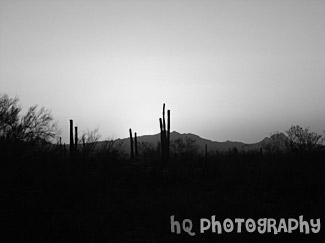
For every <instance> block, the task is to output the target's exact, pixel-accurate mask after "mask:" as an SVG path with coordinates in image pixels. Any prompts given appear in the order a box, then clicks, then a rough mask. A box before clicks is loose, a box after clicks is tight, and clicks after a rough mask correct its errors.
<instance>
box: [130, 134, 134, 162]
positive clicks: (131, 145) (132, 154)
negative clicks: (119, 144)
mask: <svg viewBox="0 0 325 243" xmlns="http://www.w3.org/2000/svg"><path fill="white" fill-rule="evenodd" d="M129 132H130V147H131V159H133V158H134V151H133V138H132V130H131V128H130V130H129Z"/></svg>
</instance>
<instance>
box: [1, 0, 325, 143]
mask: <svg viewBox="0 0 325 243" xmlns="http://www.w3.org/2000/svg"><path fill="white" fill-rule="evenodd" d="M324 43H325V1H321V0H319V1H317V0H314V1H304V0H287V1H257V0H248V1H194V0H192V1H182V0H177V1H144V0H143V1H139V0H135V1H126V0H122V1H113V0H112V1H100V0H97V1H96V0H95V1H90V0H89V1H85V0H84V1H72V0H65V1H63V0H59V1H39V0H30V1H22V0H21V1H20V0H1V1H0V92H1V93H7V94H8V95H9V96H10V97H15V96H17V97H19V99H20V102H21V104H22V106H23V107H24V108H27V107H29V106H32V105H35V104H38V105H39V106H40V107H41V106H44V107H46V108H49V109H51V110H52V114H53V116H54V118H55V119H56V120H58V121H59V127H60V128H61V130H62V138H63V141H64V142H67V141H68V136H69V132H68V130H69V119H73V120H74V125H76V126H78V127H79V131H80V133H82V132H83V131H86V130H93V129H95V128H99V133H100V134H101V135H102V139H106V138H125V137H128V132H129V131H128V129H129V128H132V130H133V132H137V134H138V135H139V136H141V135H147V134H156V133H158V132H159V120H158V119H159V117H161V116H162V105H163V103H165V104H166V109H170V110H171V130H172V131H177V132H180V133H194V134H197V135H199V136H201V137H203V138H207V139H211V140H214V141H226V140H232V141H242V142H246V143H254V142H258V141H260V140H262V139H263V138H264V137H265V136H269V134H270V133H271V132H274V131H285V130H287V129H288V128H289V127H290V125H296V124H298V125H301V126H303V127H310V129H311V130H312V131H315V132H317V133H320V134H322V133H323V130H325V95H324V91H325V45H324Z"/></svg>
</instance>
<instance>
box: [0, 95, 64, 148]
mask: <svg viewBox="0 0 325 243" xmlns="http://www.w3.org/2000/svg"><path fill="white" fill-rule="evenodd" d="M18 101H19V100H18V98H10V97H9V96H8V95H7V94H4V95H1V96H0V137H1V139H2V140H5V141H24V142H32V141H46V142H50V141H52V140H53V139H55V137H56V136H57V135H58V134H59V130H58V127H57V122H56V121H55V120H54V118H53V116H52V114H51V111H50V110H48V109H45V108H44V107H42V108H41V109H39V110H37V105H35V106H32V107H30V108H29V109H28V111H27V113H26V114H25V115H22V116H20V113H21V106H20V105H18Z"/></svg>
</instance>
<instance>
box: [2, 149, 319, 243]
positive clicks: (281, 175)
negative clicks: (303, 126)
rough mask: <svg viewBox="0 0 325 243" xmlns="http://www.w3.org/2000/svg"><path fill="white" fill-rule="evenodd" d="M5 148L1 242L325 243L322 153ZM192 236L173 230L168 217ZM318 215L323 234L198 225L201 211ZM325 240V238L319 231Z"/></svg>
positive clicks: (239, 214) (231, 214)
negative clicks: (163, 156) (140, 153)
mask: <svg viewBox="0 0 325 243" xmlns="http://www.w3.org/2000/svg"><path fill="white" fill-rule="evenodd" d="M2 153H4V154H6V156H4V159H3V160H2V161H1V172H0V175H1V179H0V180H1V183H0V188H1V202H0V205H1V207H0V210H1V214H0V215H1V221H0V222H1V224H2V226H1V235H0V239H2V240H1V242H252V241H255V242H275V241H276V242H279V241H286V242H287V241H288V240H291V241H292V242H305V241H308V242H324V241H322V240H321V238H322V236H324V229H323V223H324V222H325V221H324V219H325V217H324V216H325V190H324V189H325V154H324V152H317V153H316V152H315V153H298V152H297V153H287V154H260V153H250V154H247V153H246V154H241V153H227V154H219V155H210V156H209V159H208V161H207V163H206V162H205V160H204V158H202V157H198V156H182V157H177V158H171V161H170V165H169V167H168V169H167V170H161V169H159V166H158V164H159V157H158V156H154V155H152V156H151V157H150V156H146V157H139V158H137V159H135V160H133V161H131V160H129V159H123V158H121V157H120V156H118V155H116V154H114V155H111V154H105V153H100V154H97V155H94V156H88V157H85V156H84V155H82V154H77V155H75V156H74V159H69V156H68V155H66V156H64V155H63V153H62V152H60V151H52V150H51V151H47V152H44V151H42V152H40V151H38V152H31V153H23V154H19V153H18V154H15V155H13V154H10V156H9V155H8V152H5V151H3V152H2ZM171 215H175V219H176V220H179V221H181V220H183V219H186V218H188V219H191V220H192V222H193V225H194V228H193V231H194V232H196V235H195V236H193V237H191V236H189V235H188V234H187V233H185V232H182V233H181V234H180V235H176V234H174V233H171V229H170V216H171ZM212 215H215V216H216V219H217V220H220V221H222V220H223V219H225V218H230V219H233V220H234V219H235V218H244V219H248V218H253V219H254V220H255V221H257V220H258V219H259V218H274V219H280V218H285V219H288V218H295V219H298V217H299V216H300V215H303V216H304V219H305V220H309V219H316V218H320V219H321V224H322V228H321V231H320V233H318V234H309V235H306V234H301V233H299V232H298V233H297V232H295V233H292V234H288V233H279V234H277V235H273V234H272V233H266V234H259V233H258V232H254V233H247V232H245V230H243V231H244V233H241V234H237V233H235V232H232V233H225V232H223V233H222V234H221V235H218V234H215V233H211V231H207V232H206V233H205V234H200V233H199V222H200V218H210V217H211V216H212ZM323 238H324V237H323Z"/></svg>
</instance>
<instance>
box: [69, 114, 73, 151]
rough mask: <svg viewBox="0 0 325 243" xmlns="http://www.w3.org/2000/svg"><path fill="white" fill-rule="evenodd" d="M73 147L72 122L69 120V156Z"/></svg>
mask: <svg viewBox="0 0 325 243" xmlns="http://www.w3.org/2000/svg"><path fill="white" fill-rule="evenodd" d="M73 151H74V146H73V120H70V151H69V152H70V155H72V154H73Z"/></svg>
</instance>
